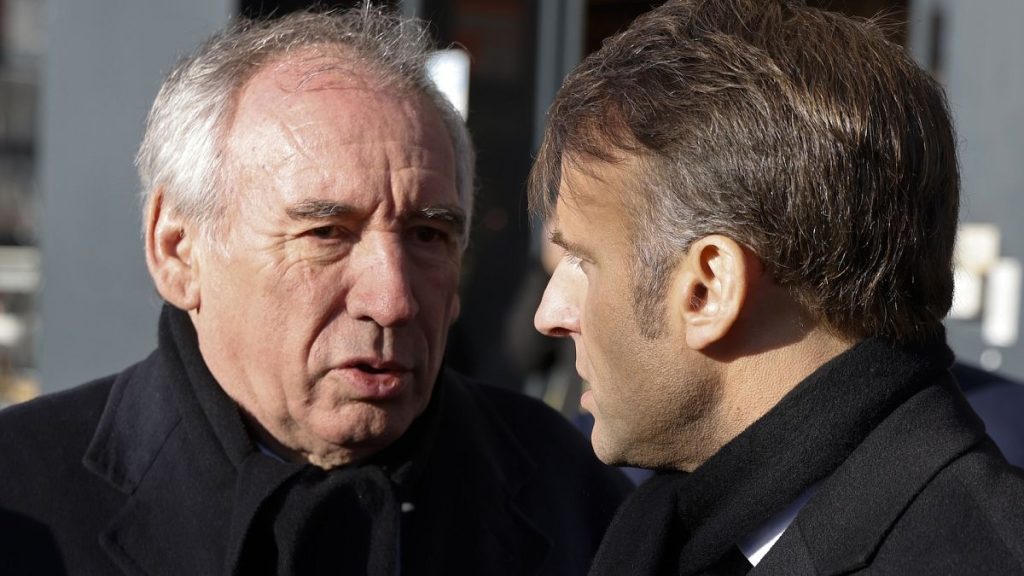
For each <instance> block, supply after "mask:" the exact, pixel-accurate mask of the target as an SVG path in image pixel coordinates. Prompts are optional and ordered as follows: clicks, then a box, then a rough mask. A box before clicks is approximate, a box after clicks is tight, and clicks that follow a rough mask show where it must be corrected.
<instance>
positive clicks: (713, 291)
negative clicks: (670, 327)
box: [675, 235, 758, 350]
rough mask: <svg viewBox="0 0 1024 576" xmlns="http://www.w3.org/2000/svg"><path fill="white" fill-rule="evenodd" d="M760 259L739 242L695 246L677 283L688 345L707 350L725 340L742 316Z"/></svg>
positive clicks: (706, 241)
mask: <svg viewBox="0 0 1024 576" xmlns="http://www.w3.org/2000/svg"><path fill="white" fill-rule="evenodd" d="M757 263H758V261H757V259H756V257H755V256H753V254H751V253H750V252H749V250H747V249H746V248H744V247H743V246H741V245H740V244H739V243H738V242H736V241H734V240H732V239H731V238H727V237H725V236H720V235H711V236H705V237H704V238H701V239H700V240H698V241H697V242H694V243H693V245H692V246H691V247H690V250H689V251H688V252H687V254H686V256H685V257H684V261H683V265H682V267H681V270H680V272H679V274H678V278H677V282H676V286H675V289H676V298H677V299H678V301H677V304H676V306H677V309H678V310H680V313H681V314H682V317H683V323H684V330H685V333H686V345H687V346H688V347H689V348H691V349H694V350H704V349H706V348H708V347H710V346H713V345H715V344H716V343H719V342H721V341H722V340H723V339H725V338H726V337H727V336H728V335H729V333H730V331H731V330H732V329H733V327H734V326H735V325H736V321H737V319H738V318H739V316H740V312H741V311H742V310H743V305H744V303H745V302H746V298H747V293H748V290H749V289H750V286H751V283H752V279H753V278H752V276H751V275H752V274H757V273H758V270H757Z"/></svg>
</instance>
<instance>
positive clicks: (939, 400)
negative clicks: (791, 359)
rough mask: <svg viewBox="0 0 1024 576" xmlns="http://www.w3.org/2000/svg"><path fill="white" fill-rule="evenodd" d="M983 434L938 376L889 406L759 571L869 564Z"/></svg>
mask: <svg viewBox="0 0 1024 576" xmlns="http://www.w3.org/2000/svg"><path fill="white" fill-rule="evenodd" d="M985 438H986V436H985V430H984V424H982V422H981V421H980V419H979V418H978V416H977V415H976V414H975V413H974V411H973V410H971V408H970V407H969V405H968V404H967V401H966V400H965V399H964V398H963V395H962V394H961V393H960V392H959V390H958V389H957V386H956V384H955V383H954V381H953V379H952V377H951V376H950V375H948V374H946V375H944V376H942V377H941V378H940V379H939V380H938V381H937V383H936V385H934V386H930V387H928V388H927V389H925V390H923V391H922V392H920V393H918V394H917V395H915V396H914V397H913V398H911V399H910V400H908V401H907V402H905V403H904V404H903V405H902V406H900V407H899V408H898V409H897V410H896V411H894V412H893V413H892V414H891V415H890V416H889V417H888V418H887V419H886V420H885V421H884V422H882V423H881V424H880V425H879V426H878V427H877V428H876V429H875V430H874V432H873V433H872V434H871V435H870V436H869V437H868V438H867V439H866V440H865V441H864V442H863V443H862V444H861V445H860V446H859V447H858V448H857V450H855V451H854V452H853V454H851V455H850V458H849V459H848V460H847V461H846V462H845V463H844V464H843V465H842V466H841V467H840V468H839V469H837V470H836V472H835V473H834V474H832V476H830V477H829V479H828V480H827V481H826V482H825V483H823V485H822V486H821V488H820V489H819V490H818V492H817V493H816V494H815V496H814V497H813V498H812V499H811V501H810V502H809V503H808V504H807V506H806V507H805V508H804V510H803V511H801V513H800V514H799V515H798V516H797V518H796V521H795V522H794V524H793V525H791V526H790V529H789V530H787V531H786V533H785V534H783V537H782V538H781V539H780V540H779V542H778V543H777V544H776V547H777V548H778V549H779V550H778V552H779V554H777V555H776V554H774V552H775V550H774V549H773V551H772V552H773V553H770V554H769V555H768V556H767V557H766V558H765V562H766V563H765V566H764V571H763V573H764V574H771V573H774V572H772V570H771V566H772V565H773V564H776V562H786V563H789V568H793V566H796V565H802V564H806V562H808V561H811V562H812V563H813V568H814V570H813V572H814V573H818V574H844V573H847V572H850V571H853V570H857V569H860V568H863V567H865V566H867V565H869V564H870V562H871V560H872V558H873V557H874V555H875V553H876V552H877V551H878V548H879V547H880V546H881V544H882V542H883V541H884V539H885V537H886V535H887V534H888V533H889V532H890V530H891V529H892V527H893V525H894V524H895V523H896V522H897V521H898V520H899V518H900V516H901V515H902V514H903V512H904V511H905V510H906V508H907V506H909V505H910V503H911V501H912V500H913V499H914V498H915V497H916V496H917V495H918V494H919V493H920V492H921V490H922V489H923V488H924V487H925V485H926V484H927V483H928V482H929V481H930V480H931V479H932V478H933V477H934V476H935V474H937V473H938V472H939V471H940V470H941V469H942V468H944V467H945V466H946V465H948V464H949V463H950V462H951V461H952V460H954V459H956V458H957V457H958V456H960V455H962V454H964V453H965V452H967V451H968V450H970V449H971V448H972V447H974V446H976V445H977V444H978V443H980V442H982V441H983V440H984V439H985ZM794 528H796V530H794ZM773 555H774V556H776V558H774V559H773V558H772V556H773ZM811 559H813V560H811ZM769 560H774V561H773V562H769ZM793 562H796V563H795V564H794V563H793ZM761 569H762V566H761V565H758V571H757V572H755V573H761V572H762V571H761Z"/></svg>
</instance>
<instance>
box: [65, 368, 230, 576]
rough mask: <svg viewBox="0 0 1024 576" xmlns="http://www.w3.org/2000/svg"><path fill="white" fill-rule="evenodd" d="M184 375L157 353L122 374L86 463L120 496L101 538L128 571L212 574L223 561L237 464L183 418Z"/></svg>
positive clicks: (113, 390)
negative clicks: (118, 507) (179, 390)
mask: <svg viewBox="0 0 1024 576" xmlns="http://www.w3.org/2000/svg"><path fill="white" fill-rule="evenodd" d="M183 378H184V376H182V375H180V374H177V373H176V372H175V371H174V370H170V369H169V368H168V365H167V358H166V357H165V356H163V355H162V353H161V352H159V351H158V352H155V353H154V354H153V355H151V356H150V357H149V358H148V359H146V360H145V361H144V362H142V363H141V364H139V365H138V366H137V367H136V368H135V369H134V370H132V371H130V372H125V373H124V374H122V375H121V376H120V377H119V378H118V379H117V381H116V382H115V383H114V385H113V388H112V391H111V394H110V398H109V400H108V402H107V407H106V409H105V411H104V413H103V416H102V417H101V420H100V424H99V426H98V427H97V431H96V433H95V435H94V437H93V439H92V442H91V444H90V446H89V449H88V451H87V452H86V455H85V457H84V460H83V464H84V465H85V467H86V468H87V469H89V470H90V471H92V472H93V473H95V474H97V475H98V476H100V477H101V478H103V479H105V480H106V481H107V482H108V483H109V484H110V485H111V487H112V488H113V489H115V490H118V491H120V492H121V493H123V494H124V496H125V503H124V506H123V507H122V508H121V510H120V511H119V512H118V513H117V514H116V515H115V516H114V518H113V520H112V521H111V523H110V524H109V526H108V527H107V529H106V530H105V531H104V532H103V534H102V535H101V536H100V542H101V545H102V546H103V548H104V549H105V550H106V552H107V553H108V554H109V555H110V556H111V557H112V558H113V560H114V561H115V562H116V563H117V564H118V565H119V566H120V567H121V568H122V569H123V570H124V571H125V572H126V573H127V574H139V575H141V574H146V575H153V576H156V575H161V574H167V575H176V574H210V573H213V572H215V571H219V569H220V566H221V565H222V562H223V560H222V558H223V555H224V543H223V535H224V534H225V533H226V523H227V521H228V519H229V517H230V503H231V498H230V494H231V489H232V488H233V479H234V477H235V473H234V468H233V466H232V465H231V463H230V462H229V461H228V460H227V459H226V458H225V457H224V456H223V453H222V450H221V449H220V445H219V444H218V443H217V442H216V441H213V442H210V441H206V439H197V438H196V435H204V434H208V433H207V432H206V431H204V430H203V429H202V428H201V427H194V426H192V427H190V426H188V425H187V424H186V423H185V418H184V417H183V413H182V410H181V409H180V408H181V404H180V397H179V396H180V395H179V394H178V393H177V391H176V389H175V387H181V386H187V385H188V384H187V382H179V381H177V380H179V379H183ZM183 551H187V552H183ZM212 567H216V569H215V570H211V568H212Z"/></svg>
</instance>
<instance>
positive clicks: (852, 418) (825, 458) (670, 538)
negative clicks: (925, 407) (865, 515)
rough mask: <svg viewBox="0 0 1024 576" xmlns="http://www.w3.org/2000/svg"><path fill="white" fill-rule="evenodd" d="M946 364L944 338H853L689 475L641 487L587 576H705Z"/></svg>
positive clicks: (948, 357) (659, 479)
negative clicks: (902, 343)
mask: <svg viewBox="0 0 1024 576" xmlns="http://www.w3.org/2000/svg"><path fill="white" fill-rule="evenodd" d="M952 362H953V356H952V352H950V350H949V348H948V347H947V346H946V345H945V343H944V341H943V340H941V339H940V340H938V341H936V342H933V343H930V344H928V345H925V346H922V347H916V348H900V347H896V346H893V345H892V344H890V343H889V342H887V341H885V340H883V339H878V338H873V339H868V340H865V341H863V342H861V343H859V344H857V345H856V346H854V347H853V348H851V349H850V350H848V351H847V352H845V353H843V354H841V355H839V356H838V357H836V358H834V359H832V360H831V361H829V362H828V363H826V364H825V365H823V366H822V367H820V368H819V369H818V370H816V371H815V372H814V373H813V374H811V375H810V376H808V377H807V378H806V379H805V380H804V381H802V382H801V383H800V384H798V385H797V386H796V387H795V388H794V389H793V390H792V391H791V392H790V393H789V394H787V395H786V396H785V397H784V398H783V399H782V400H781V401H780V402H779V403H778V404H777V405H776V406H775V407H774V408H773V409H772V410H770V411H769V412H768V413H767V414H765V415H764V416H763V417H762V418H761V419H759V420H758V421H757V422H755V423H754V424H753V425H751V426H750V427H749V428H747V429H746V430H745V431H743V432H742V433H741V434H740V435H739V436H737V437H736V438H735V439H733V440H732V441H731V442H729V443H728V444H727V445H725V446H724V447H723V448H722V449H721V450H720V451H719V452H718V453H716V454H715V455H714V456H712V457H711V458H710V459H708V461H707V462H705V463H704V464H703V465H702V466H700V467H699V468H698V469H697V470H695V471H694V472H693V473H692V474H686V473H682V472H664V473H660V474H658V475H656V476H654V477H653V478H651V479H650V480H648V481H647V482H646V483H645V484H644V485H643V486H641V487H640V488H639V489H638V490H637V491H636V492H635V493H634V494H633V496H632V497H631V498H630V499H629V500H627V502H626V503H625V504H624V505H623V507H622V509H620V511H619V513H618V515H617V517H616V518H615V520H614V521H613V522H612V525H611V527H609V529H608V532H607V533H606V534H605V538H604V541H603V542H602V544H601V548H600V549H599V550H598V553H597V557H596V558H595V559H594V564H593V567H592V568H591V572H590V573H591V575H592V576H618V575H621V574H630V575H635V576H645V575H668V574H672V575H675V574H679V575H689V574H701V573H706V572H707V571H708V570H709V569H712V567H713V566H714V565H715V564H716V563H718V562H719V561H720V559H722V558H723V557H724V556H726V554H727V553H729V552H730V550H731V549H732V548H733V546H735V545H736V543H737V542H738V540H739V539H740V538H742V537H744V536H746V535H747V534H749V533H750V532H751V531H753V530H754V529H755V528H757V527H758V526H760V525H761V524H763V523H764V522H765V521H766V520H767V519H768V518H770V517H771V516H772V515H773V514H774V513H776V512H778V511H780V510H781V509H782V508H783V507H785V506H786V505H787V504H789V503H790V502H792V501H793V500H795V499H796V498H797V497H798V496H799V495H800V494H801V493H802V492H803V491H804V490H806V489H807V488H808V487H809V486H811V485H812V484H814V483H815V482H817V481H819V480H821V479H823V478H825V477H827V476H828V475H829V474H831V473H832V471H834V470H835V469H836V468H837V467H838V466H839V465H840V464H841V463H842V462H843V461H844V460H846V458H847V457H848V456H849V455H850V453H851V452H853V450H854V449H855V448H856V447H857V446H858V445H859V444H860V443H861V441H863V440H864V439H865V438H866V437H867V435H868V434H869V433H870V432H871V431H872V430H873V429H874V428H875V427H876V426H877V425H878V424H879V423H880V422H881V421H882V420H884V419H885V418H886V416H888V415H889V414H890V413H891V412H892V411H893V410H894V409H896V407H898V406H899V405H900V404H902V403H903V402H904V401H906V400H907V399H908V398H910V397H911V396H912V395H914V394H915V393H917V392H918V391H920V390H922V389H923V388H925V387H926V386H928V385H929V383H930V382H932V381H933V380H934V379H935V378H936V376H937V375H938V374H940V373H941V372H942V371H945V370H947V369H948V367H949V366H950V365H951V364H952Z"/></svg>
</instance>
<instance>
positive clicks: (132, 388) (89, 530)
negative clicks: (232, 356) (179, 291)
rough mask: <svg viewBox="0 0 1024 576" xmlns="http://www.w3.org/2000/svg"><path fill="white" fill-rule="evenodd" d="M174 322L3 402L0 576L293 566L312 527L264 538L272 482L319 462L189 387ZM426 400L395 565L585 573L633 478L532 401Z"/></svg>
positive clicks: (449, 379) (469, 396) (443, 388)
mask: <svg viewBox="0 0 1024 576" xmlns="http://www.w3.org/2000/svg"><path fill="white" fill-rule="evenodd" d="M168 316H171V318H170V319H169V318H168ZM182 318H183V316H182V315H181V314H180V313H178V312H175V311H171V310H165V313H164V317H163V318H162V319H161V333H160V347H159V349H158V350H157V351H156V352H154V353H153V354H152V355H151V356H150V357H149V358H147V359H146V360H144V361H143V362H141V363H139V364H137V365H135V366H132V367H131V368H128V369H127V370H125V371H124V372H122V373H120V374H118V375H116V376H112V377H108V378H104V379H102V380H98V381H96V382H93V383H90V384H87V385H85V386H82V387H79V388H76V389H73V390H70V391H67V392H63V393H59V394H55V395H51V396H46V397H43V398H40V399H38V400H35V401H32V402H29V403H27V404H23V405H19V406H15V407H13V408H9V409H7V410H5V411H4V412H2V413H0V574H4V575H15V574H47V575H50V574H52V575H58V574H59V575H63V574H82V575H117V574H131V575H142V574H147V575H154V576H155V575H168V576H172V575H173V576H183V575H190V576H191V575H213V574H254V573H266V574H274V573H281V572H288V571H291V568H289V567H286V568H282V566H285V564H286V563H285V562H284V560H283V558H284V556H285V555H286V554H285V552H284V550H285V548H287V547H289V546H293V545H295V546H297V545H298V544H300V543H296V542H293V541H290V540H295V539H299V538H301V537H302V536H300V534H301V533H302V531H303V530H305V528H306V523H305V521H302V520H301V519H300V521H297V522H295V525H294V526H291V527H289V530H292V531H293V532H294V534H293V533H291V532H288V531H285V532H284V533H283V534H281V533H279V532H274V531H275V530H278V531H279V528H280V526H281V524H280V522H279V520H280V519H279V518H277V517H276V516H280V517H281V518H284V517H287V512H288V510H287V508H286V507H287V502H288V500H287V499H286V498H288V497H290V496H289V495H287V494H286V495H282V494H281V492H282V491H283V489H282V486H287V485H288V482H291V481H292V480H291V479H292V478H294V477H300V476H301V475H303V474H306V475H307V476H308V475H310V474H316V473H319V471H318V470H316V471H313V472H310V471H309V470H305V469H309V468H312V467H311V466H305V467H303V466H302V465H296V464H287V463H282V462H279V461H276V460H275V459H274V458H272V457H270V456H268V455H266V454H264V453H262V452H261V451H260V450H259V448H258V447H257V446H255V445H254V444H253V443H252V441H251V440H250V439H249V438H248V434H247V433H246V432H245V429H244V426H243V424H242V420H241V418H239V416H238V414H237V412H238V411H237V409H236V408H235V407H234V405H233V404H232V403H231V401H230V400H229V399H228V398H227V396H226V395H224V394H223V392H222V391H220V390H219V388H218V387H216V386H215V385H214V386H209V385H207V386H205V387H204V386H199V385H197V384H196V382H195V378H194V377H193V376H194V375H195V374H197V373H202V372H204V371H205V367H196V366H185V365H183V363H182V360H183V359H187V358H189V354H192V355H193V357H195V355H196V354H197V351H196V350H192V351H187V352H183V351H182V350H181V348H182V347H186V348H187V347H189V346H194V345H195V343H194V334H191V335H189V334H184V335H183V334H181V332H182V331H183V330H185V329H184V328H182V326H183V322H188V320H187V318H184V320H183V319H182ZM175 323H177V326H178V328H177V333H176V332H175V329H172V327H173V326H172V325H174V324H175ZM183 340H184V341H183ZM205 373H206V374H208V371H205ZM435 400H436V401H432V402H431V408H428V411H430V412H431V414H433V416H432V418H433V422H434V429H433V430H432V431H431V432H430V433H429V434H426V433H424V435H425V436H429V437H430V438H431V439H432V441H431V442H429V445H428V446H425V447H424V446H419V447H417V448H415V450H413V451H412V452H415V453H417V454H428V457H427V458H425V459H424V461H423V462H420V465H421V466H420V468H421V469H420V470H419V471H418V472H417V473H416V474H417V476H416V480H415V482H410V483H409V490H410V494H409V495H407V496H408V498H407V499H409V500H411V501H412V502H413V503H414V504H415V507H414V509H411V510H405V509H404V508H405V506H407V504H405V503H404V502H403V511H402V513H401V518H402V520H401V533H400V534H401V536H400V537H398V538H397V541H394V542H393V544H395V549H400V550H401V554H400V559H396V560H395V562H394V563H392V564H389V566H391V568H389V572H391V571H394V572H397V571H399V570H400V571H401V573H402V574H508V575H510V576H511V575H520V574H550V575H552V576H555V575H558V576H560V575H567V574H583V573H586V571H587V568H588V566H589V564H590V560H591V558H592V556H593V553H594V552H595V550H596V548H597V545H598V543H599V542H600V539H601V536H602V534H603V533H604V530H605V528H606V526H607V524H608V522H609V521H610V519H611V517H612V514H613V512H614V510H615V508H616V507H617V505H618V504H619V502H620V501H621V500H622V499H623V498H624V496H625V494H626V492H627V491H628V490H629V489H630V484H629V483H628V481H626V480H625V479H624V478H623V477H622V476H621V475H620V474H619V473H618V472H617V471H615V470H612V469H609V468H606V467H605V466H603V465H602V464H600V462H598V461H597V460H596V458H595V457H594V456H593V453H592V451H591V448H590V447H589V445H588V444H587V443H586V441H585V439H584V438H582V437H581V436H580V435H579V434H578V433H576V432H575V430H573V429H572V428H571V427H570V426H569V425H568V424H567V423H566V422H564V421H563V419H562V418H561V417H560V416H559V415H558V414H556V413H555V412H553V411H551V410H549V409H547V408H546V407H544V406H542V405H540V404H538V403H537V402H535V401H533V400H530V399H526V398H523V397H519V396H517V395H513V394H511V393H508V392H504V391H500V390H498V389H490V388H487V387H483V386H480V385H477V384H473V383H469V382H466V381H464V380H463V379H461V378H459V377H458V376H456V375H454V374H452V373H446V374H444V375H443V376H442V377H441V379H440V380H439V383H438V387H437V388H436V389H435ZM421 419H422V417H421ZM414 426H416V424H414ZM419 432H422V430H419ZM421 444H424V443H422V442H421ZM417 451H419V452H417ZM417 458H419V456H413V457H412V460H416V459H417ZM309 477H312V476H309ZM382 477H383V476H382ZM361 497H362V494H361V493H360V498H361ZM404 499H405V498H404ZM282 502H284V503H285V504H282ZM275 507H276V508H275ZM261 522H262V523H263V524H264V525H261ZM285 526H287V525H285ZM375 530H376V528H375ZM260 534H262V536H260ZM356 536H357V537H360V538H364V539H365V538H371V539H372V538H376V534H375V533H374V534H370V535H359V534H357V535H356ZM260 538H263V539H262V540H261V539H260ZM275 538H276V543H275ZM338 540H340V541H338V542H336V543H335V542H328V544H329V546H328V548H327V558H328V560H331V559H333V557H334V555H335V554H336V555H337V559H338V564H337V568H338V569H336V570H333V571H334V572H337V573H349V572H346V571H345V570H343V569H342V567H345V566H350V563H348V562H347V561H348V560H349V559H351V558H357V559H358V558H362V557H364V556H365V551H364V550H358V549H355V548H354V546H353V544H352V539H350V538H348V537H346V538H338ZM315 544H317V545H322V544H323V542H316V543H315ZM321 547H322V546H321ZM295 550H301V548H295ZM383 555H384V556H385V557H389V556H391V554H389V553H387V552H386V551H385V553H384V554H383ZM298 560H299V561H301V560H302V558H299V559H298ZM321 568H322V566H321ZM327 568H328V570H326V571H327V572H331V571H332V570H331V568H335V566H334V565H333V564H332V565H329V566H327ZM312 571H313V572H314V573H320V572H316V570H312ZM294 572H297V573H306V572H305V571H304V570H298V569H297V570H294ZM360 572H362V570H361V571H360ZM360 572H354V573H360ZM365 572H370V573H373V572H375V569H366V570H365Z"/></svg>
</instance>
